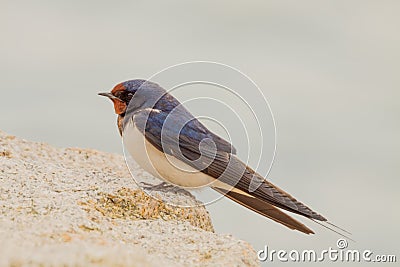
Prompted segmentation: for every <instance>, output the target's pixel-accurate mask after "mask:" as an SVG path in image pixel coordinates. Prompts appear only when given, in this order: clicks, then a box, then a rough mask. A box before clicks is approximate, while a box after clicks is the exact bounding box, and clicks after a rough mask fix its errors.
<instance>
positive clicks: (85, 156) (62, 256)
mask: <svg viewBox="0 0 400 267" xmlns="http://www.w3.org/2000/svg"><path fill="white" fill-rule="evenodd" d="M131 171H132V173H133V174H134V175H147V174H146V173H144V171H142V170H141V169H140V168H139V167H137V166H135V167H134V168H133V169H132V170H131ZM173 194H175V195H174V196H171V197H174V198H182V201H184V202H185V203H196V200H195V199H194V198H193V197H191V196H190V195H188V194H184V193H173ZM0 244H1V246H0V266H223V265H225V266H259V264H258V262H257V257H256V254H255V252H254V250H253V248H252V247H251V246H250V245H249V244H248V243H246V242H244V241H240V240H237V239H235V238H233V237H231V236H228V235H220V234H216V233H214V231H213V227H212V223H211V219H210V217H209V214H208V212H207V210H206V209H205V208H204V207H203V206H200V207H195V208H179V207H172V206H168V205H166V204H164V203H162V202H159V201H156V200H154V199H153V198H151V197H149V196H147V195H146V194H144V193H143V192H142V191H141V190H139V189H138V188H137V186H136V184H135V183H134V181H133V179H132V178H131V175H130V173H129V171H128V169H127V167H126V165H125V162H124V159H123V157H122V156H121V155H115V154H109V153H104V152H99V151H95V150H90V149H80V148H66V149H60V148H54V147H51V146H49V145H47V144H43V143H35V142H30V141H26V140H21V139H18V138H16V137H14V136H10V135H7V134H5V133H3V132H1V131H0Z"/></svg>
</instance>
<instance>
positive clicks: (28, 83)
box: [0, 0, 400, 266]
mask: <svg viewBox="0 0 400 267" xmlns="http://www.w3.org/2000/svg"><path fill="white" fill-rule="evenodd" d="M399 14H400V2H399V1H365V0H364V1H361V0H360V1H340V0H335V1H282V0H279V1H278V0H277V1H253V2H250V1H235V2H233V1H196V2H195V1H159V2H158V3H155V2H154V1H153V2H151V3H150V1H0V32H1V42H0V48H1V49H0V73H1V75H0V77H1V78H0V93H1V97H0V112H1V114H2V116H1V117H0V129H1V130H3V131H6V132H8V133H10V134H14V135H17V136H19V137H23V138H26V139H30V140H35V141H43V142H46V143H49V144H51V145H54V146H59V147H70V146H73V147H88V148H95V149H98V150H102V151H109V152H114V153H122V147H121V141H120V137H119V134H118V132H117V128H116V123H115V122H116V118H115V114H114V113H113V109H112V106H111V103H109V102H108V101H106V100H105V99H102V98H101V97H98V96H97V95H96V94H97V93H98V92H101V91H108V90H110V89H111V88H112V87H113V86H114V85H115V84H116V83H118V82H121V81H124V80H127V79H132V78H147V77H149V76H151V75H152V74H154V73H156V72H158V71H160V70H162V69H163V68H165V67H168V66H171V65H173V64H177V63H181V62H186V61H191V60H210V61H217V62H221V63H224V64H228V65H231V66H233V67H235V68H238V69H239V70H241V71H243V72H244V73H245V74H247V75H248V76H250V77H251V78H252V79H253V80H254V81H255V82H256V83H257V84H258V86H259V87H260V88H261V90H262V92H263V93H264V95H265V96H266V97H267V99H268V101H269V103H270V105H271V108H272V110H273V112H274V115H275V120H276V124H277V140H278V150H277V154H276V160H275V162H274V166H273V168H272V170H271V173H270V175H269V176H268V179H270V180H271V181H273V182H274V183H276V184H277V185H279V186H280V187H282V188H283V189H285V190H287V191H288V192H290V193H291V194H292V195H294V196H295V197H296V198H298V199H299V200H301V201H303V202H304V203H306V204H308V205H310V206H311V207H312V208H313V209H315V210H317V211H319V212H321V213H322V214H323V215H325V216H326V217H327V218H328V219H329V220H330V221H332V222H334V223H336V224H338V225H340V226H343V227H345V228H346V229H348V230H350V231H351V232H353V238H354V239H356V241H357V242H356V243H350V248H353V249H360V250H364V249H370V250H372V251H374V252H375V254H396V255H397V258H398V260H399V257H400V255H399V240H400V231H399V228H398V226H399V224H400V215H399V208H398V207H397V205H398V204H399V203H400V196H399V188H400V180H399V174H400V164H399V163H400V141H399V136H400V123H399V122H400V105H399V100H400V75H399V70H400V49H399V47H400V32H399V28H400V16H399ZM243 90H244V91H242V93H243V92H244V93H246V89H243ZM187 92H189V91H187ZM197 93H198V92H196V91H194V90H192V91H190V93H189V95H191V94H193V95H192V96H193V97H197ZM249 97H250V98H251V97H252V95H250V96H249ZM210 110H211V111H214V109H210ZM218 111H219V110H218V109H215V113H218ZM220 113H221V112H219V114H220ZM265 119H266V120H267V118H265ZM238 127H240V125H238ZM248 130H249V131H253V130H254V129H252V128H250V129H248ZM265 138H266V139H268V140H271V139H270V137H269V136H267V137H265ZM268 140H267V141H268ZM250 142H252V139H250ZM257 144H258V141H257V140H256V141H254V143H253V144H252V145H253V146H255V147H257ZM235 145H236V146H237V147H238V148H241V147H243V148H244V149H245V147H244V145H245V144H244V143H239V144H238V143H235ZM263 152H264V153H266V154H268V155H269V154H270V153H271V151H270V148H269V147H268V146H267V147H265V151H263ZM239 155H241V154H240V153H239ZM266 166H267V164H265V166H260V168H266ZM263 171H265V169H263ZM208 209H209V211H210V212H211V216H212V219H213V223H214V225H215V227H216V230H217V232H219V233H229V234H233V235H234V236H236V237H238V238H241V239H243V240H246V241H248V242H250V243H251V244H252V245H253V247H254V248H255V249H256V250H259V249H262V248H263V247H264V245H268V246H269V247H270V249H286V250H289V251H290V250H292V249H298V250H302V249H315V250H317V251H321V250H323V249H328V248H329V247H335V246H336V245H335V244H336V240H337V239H338V236H337V235H335V234H333V233H331V232H329V231H326V230H325V229H323V228H321V227H319V226H318V225H315V224H314V223H312V222H311V221H308V220H305V219H301V218H300V219H301V220H302V221H303V222H305V223H306V224H307V225H308V226H310V227H311V228H313V229H314V230H315V231H316V233H317V234H316V235H314V236H306V235H304V234H301V233H299V232H295V231H290V230H288V229H286V228H285V227H282V226H280V225H278V224H276V223H274V222H272V221H270V220H268V219H266V218H263V217H261V216H259V215H256V214H254V213H252V212H251V211H248V210H246V209H244V208H242V207H239V206H237V205H236V204H234V203H232V202H231V201H229V200H222V201H219V202H217V203H216V204H213V205H211V206H209V207H208ZM286 264H287V263H286ZM266 265H267V266H268V264H266ZM346 265H347V266H352V265H354V264H350V263H347V264H346ZM394 265H395V264H388V266H394ZM296 266H303V265H302V264H299V263H296ZM304 266H308V264H304ZM380 266H385V265H384V264H380Z"/></svg>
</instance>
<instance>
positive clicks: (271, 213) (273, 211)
mask: <svg viewBox="0 0 400 267" xmlns="http://www.w3.org/2000/svg"><path fill="white" fill-rule="evenodd" d="M213 189H214V190H216V191H217V192H219V193H221V194H224V195H225V196H226V197H228V198H230V199H231V200H233V201H235V202H237V203H239V204H241V205H243V206H245V207H247V208H249V209H251V210H253V211H255V212H257V213H259V214H261V215H263V216H265V217H268V218H270V219H272V220H274V221H276V222H278V223H280V224H283V225H285V226H286V227H288V228H290V229H292V230H298V231H300V232H303V233H305V234H314V232H313V231H312V230H311V229H310V228H308V227H307V226H305V225H304V224H302V223H301V222H299V221H297V220H296V219H294V218H293V217H291V216H289V215H288V214H286V213H284V212H283V211H281V210H280V209H278V208H276V207H275V206H273V205H271V204H269V203H268V202H265V201H262V200H260V199H258V198H255V197H252V196H250V195H248V194H246V193H243V194H241V193H238V192H235V191H228V190H226V189H222V188H220V187H213Z"/></svg>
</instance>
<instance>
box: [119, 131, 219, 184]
mask: <svg viewBox="0 0 400 267" xmlns="http://www.w3.org/2000/svg"><path fill="white" fill-rule="evenodd" d="M123 141H124V145H125V148H126V149H127V150H128V152H129V154H130V155H131V156H132V158H133V159H134V160H135V161H136V163H137V164H139V166H140V167H141V168H143V169H144V170H145V171H147V172H148V173H150V174H152V175H153V176H155V177H157V178H160V179H162V180H164V181H167V182H170V183H172V184H174V185H177V186H181V187H186V188H199V187H204V186H207V185H208V186H210V184H211V183H213V182H217V183H218V181H216V179H214V178H213V177H211V176H209V175H207V174H205V173H202V172H200V171H197V170H196V169H194V168H192V167H191V166H189V165H187V164H186V163H184V162H182V161H180V160H178V159H176V158H175V157H173V156H170V155H168V157H167V156H166V155H165V154H164V153H163V152H161V151H159V150H158V149H157V148H156V147H154V146H153V145H152V144H151V143H150V142H148V141H147V140H146V138H145V137H144V135H143V134H142V133H141V132H140V131H139V130H138V129H137V128H136V127H134V125H133V124H132V123H130V124H129V125H126V127H125V130H124V134H123Z"/></svg>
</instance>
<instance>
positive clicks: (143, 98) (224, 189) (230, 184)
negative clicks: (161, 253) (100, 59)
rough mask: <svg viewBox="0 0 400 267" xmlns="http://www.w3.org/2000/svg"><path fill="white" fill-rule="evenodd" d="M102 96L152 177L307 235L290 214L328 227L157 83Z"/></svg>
mask: <svg viewBox="0 0 400 267" xmlns="http://www.w3.org/2000/svg"><path fill="white" fill-rule="evenodd" d="M98 94H99V95H100V96H105V97H107V98H109V99H110V100H111V101H112V102H113V104H114V111H115V113H116V114H117V127H118V130H119V133H120V135H121V136H122V137H123V139H124V143H125V144H126V147H127V150H128V152H129V154H130V155H131V156H132V157H133V159H134V160H135V161H136V162H137V163H138V164H139V165H140V167H141V168H143V169H144V170H145V171H147V172H149V173H150V174H151V175H153V176H155V177H158V178H161V179H162V180H163V181H166V182H168V183H171V184H173V185H177V186H180V187H183V188H198V187H202V186H209V187H211V188H212V189H214V190H215V191H217V192H219V193H221V194H223V195H224V196H225V197H227V198H229V199H231V200H233V201H235V202H237V203H239V204H240V205H242V206H244V207H246V208H248V209H250V210H252V211H254V212H256V213H258V214H260V215H262V216H265V217H267V218H269V219H272V220H273V221H275V222H277V223H280V224H282V225H284V226H286V227H288V228H289V229H292V230H297V231H300V232H302V233H305V234H314V231H313V230H312V229H310V228H309V227H308V226H306V225H305V224H303V223H302V222H300V221H299V220H297V219H295V218H294V217H292V216H291V215H289V212H290V213H293V214H297V215H301V216H303V217H305V218H308V219H310V220H312V221H314V222H317V223H320V224H321V223H322V222H328V221H327V219H326V218H325V217H324V216H322V215H320V214H319V213H317V212H315V211H313V210H312V209H311V208H309V207H308V206H306V205H305V204H303V203H301V202H300V201H298V200H297V199H295V198H294V197H293V196H291V195H290V194H289V193H287V192H285V191H284V190H282V189H280V188H279V187H277V186H276V185H274V184H272V183H271V182H269V181H268V180H266V178H264V177H263V176H262V175H260V174H258V173H257V172H256V171H255V170H253V169H252V168H251V167H250V166H248V165H246V164H245V163H244V162H243V161H241V160H240V159H239V158H238V156H237V155H236V148H235V147H234V146H233V145H232V144H231V143H230V142H228V141H226V140H225V139H223V138H221V137H219V136H218V135H217V134H214V133H213V132H212V131H210V130H209V129H208V128H207V127H206V126H205V125H204V124H203V123H201V122H200V121H199V120H197V119H196V117H195V116H193V115H192V114H191V113H190V112H189V111H188V110H187V109H186V108H185V107H184V106H183V105H182V104H181V103H180V102H179V101H178V99H176V98H175V97H174V96H172V95H171V94H170V93H169V92H168V91H167V90H165V89H164V88H162V87H161V86H160V85H158V84H157V83H155V82H152V81H148V80H144V79H134V80H128V81H124V82H121V83H118V84H117V85H115V86H114V87H113V88H112V90H111V92H107V93H98ZM331 225H333V224H331ZM333 226H335V225H333ZM324 227H327V226H324ZM327 228H329V227H327ZM329 229H331V228H329ZM339 229H341V230H343V229H342V228H339ZM333 231H335V230H333ZM343 231H345V230H343ZM335 232H337V231H335Z"/></svg>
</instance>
